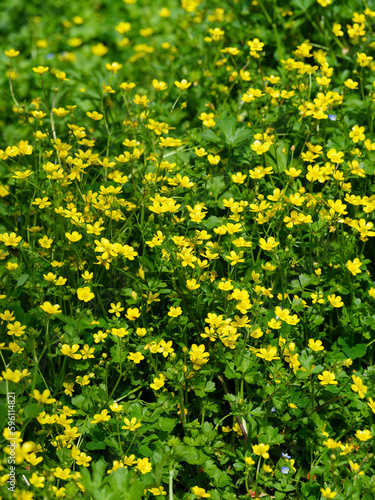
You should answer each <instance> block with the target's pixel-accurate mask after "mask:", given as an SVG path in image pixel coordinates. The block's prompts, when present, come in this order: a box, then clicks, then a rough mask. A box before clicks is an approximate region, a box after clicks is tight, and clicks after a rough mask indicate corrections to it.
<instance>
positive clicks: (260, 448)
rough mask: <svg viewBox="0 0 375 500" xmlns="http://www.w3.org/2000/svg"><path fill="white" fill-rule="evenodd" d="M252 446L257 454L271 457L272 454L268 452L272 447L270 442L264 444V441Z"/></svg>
mask: <svg viewBox="0 0 375 500" xmlns="http://www.w3.org/2000/svg"><path fill="white" fill-rule="evenodd" d="M252 448H253V452H254V453H255V454H256V455H259V456H261V457H263V458H269V456H270V455H269V453H268V450H269V449H270V445H269V444H263V443H260V444H254V445H253V447H252Z"/></svg>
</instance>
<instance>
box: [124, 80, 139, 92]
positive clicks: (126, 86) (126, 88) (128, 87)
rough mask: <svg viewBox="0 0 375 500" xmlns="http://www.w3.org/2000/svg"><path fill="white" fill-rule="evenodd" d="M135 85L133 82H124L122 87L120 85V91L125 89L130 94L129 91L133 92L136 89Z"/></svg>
mask: <svg viewBox="0 0 375 500" xmlns="http://www.w3.org/2000/svg"><path fill="white" fill-rule="evenodd" d="M135 86H136V85H135V83H133V82H130V83H127V82H123V83H122V84H121V85H120V89H124V90H126V91H127V92H129V90H132V89H134V87H135Z"/></svg>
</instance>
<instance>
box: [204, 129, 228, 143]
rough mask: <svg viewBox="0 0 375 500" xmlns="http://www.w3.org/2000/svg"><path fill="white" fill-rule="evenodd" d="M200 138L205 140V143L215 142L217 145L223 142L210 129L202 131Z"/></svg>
mask: <svg viewBox="0 0 375 500" xmlns="http://www.w3.org/2000/svg"><path fill="white" fill-rule="evenodd" d="M201 138H202V139H206V140H207V141H210V142H215V143H217V144H219V143H220V142H223V140H222V139H221V138H220V137H219V136H218V135H216V134H215V132H213V131H212V130H210V129H208V130H206V131H204V132H203V134H201Z"/></svg>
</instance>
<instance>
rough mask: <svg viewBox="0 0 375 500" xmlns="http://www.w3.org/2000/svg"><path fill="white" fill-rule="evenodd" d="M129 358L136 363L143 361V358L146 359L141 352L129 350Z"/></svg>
mask: <svg viewBox="0 0 375 500" xmlns="http://www.w3.org/2000/svg"><path fill="white" fill-rule="evenodd" d="M128 359H130V361H134V363H135V364H138V363H140V362H141V361H142V359H145V357H144V356H143V354H142V353H140V352H129V354H128Z"/></svg>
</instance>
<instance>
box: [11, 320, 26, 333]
mask: <svg viewBox="0 0 375 500" xmlns="http://www.w3.org/2000/svg"><path fill="white" fill-rule="evenodd" d="M7 328H8V330H9V331H8V332H7V334H8V335H15V336H16V337H21V335H23V334H24V333H25V330H26V326H25V325H21V323H20V322H19V321H15V322H14V323H8V324H7Z"/></svg>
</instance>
